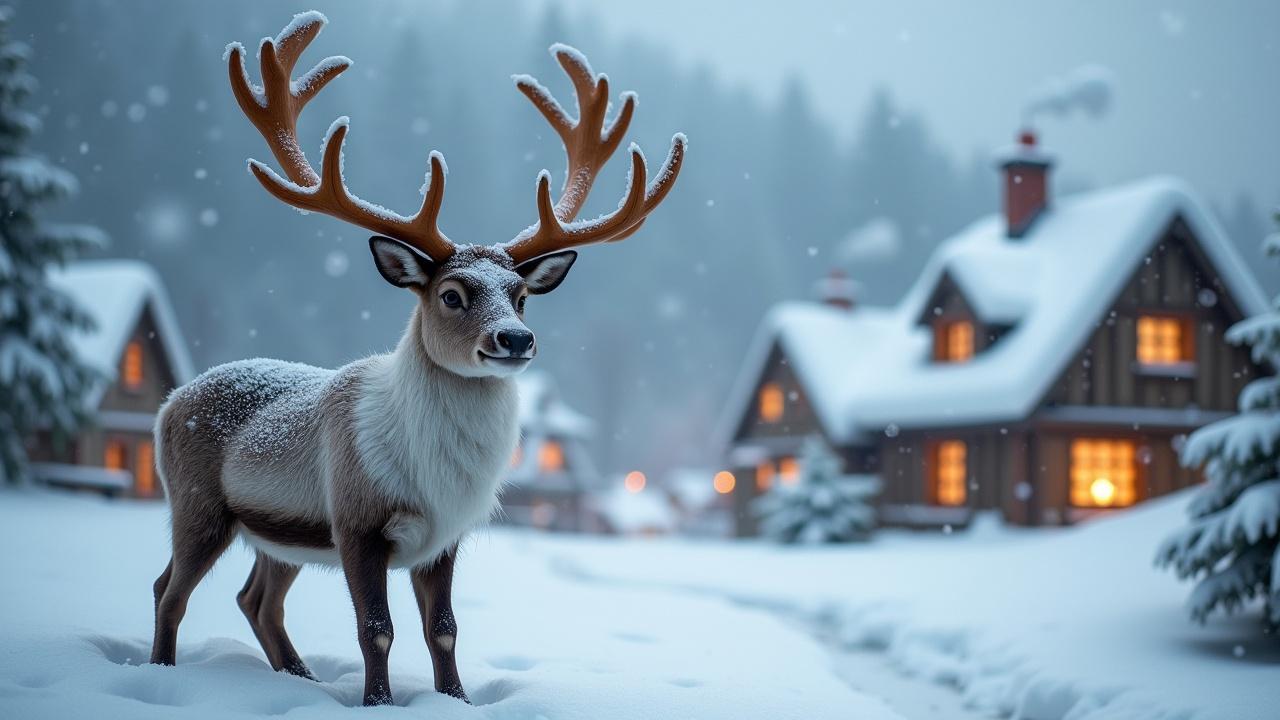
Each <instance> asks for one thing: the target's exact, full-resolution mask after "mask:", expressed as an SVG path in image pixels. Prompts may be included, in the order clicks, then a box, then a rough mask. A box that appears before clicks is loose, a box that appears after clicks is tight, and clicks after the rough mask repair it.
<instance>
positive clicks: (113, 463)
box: [102, 440, 128, 470]
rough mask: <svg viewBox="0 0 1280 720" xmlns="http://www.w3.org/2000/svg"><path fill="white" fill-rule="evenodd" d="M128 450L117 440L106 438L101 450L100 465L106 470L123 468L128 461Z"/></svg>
mask: <svg viewBox="0 0 1280 720" xmlns="http://www.w3.org/2000/svg"><path fill="white" fill-rule="evenodd" d="M127 456H128V451H127V450H125V446H124V443H122V442H120V441H119V440H108V441H107V445H106V447H105V448H104V449H103V451H102V467H104V468H106V469H108V470H124V469H125V464H126V463H127V462H128V457H127Z"/></svg>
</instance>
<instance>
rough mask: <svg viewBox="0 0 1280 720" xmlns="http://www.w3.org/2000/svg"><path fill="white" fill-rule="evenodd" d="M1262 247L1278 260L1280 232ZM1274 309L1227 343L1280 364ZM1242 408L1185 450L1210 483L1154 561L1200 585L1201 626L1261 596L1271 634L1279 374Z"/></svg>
mask: <svg viewBox="0 0 1280 720" xmlns="http://www.w3.org/2000/svg"><path fill="white" fill-rule="evenodd" d="M1276 220H1277V222H1280V214H1277V215H1276ZM1264 249H1265V251H1266V253H1267V254H1268V255H1271V256H1273V257H1275V256H1280V235H1273V236H1271V237H1270V238H1268V239H1267V241H1266V242H1265V243H1264ZM1272 305H1273V309H1272V310H1271V311H1270V312H1267V313H1264V314H1261V315H1257V316H1254V317H1251V318H1248V319H1246V320H1243V321H1241V322H1239V323H1237V324H1236V325H1234V326H1232V327H1231V328H1230V329H1229V330H1228V331H1227V340H1228V341H1230V342H1232V343H1235V344H1238V345H1248V346H1249V347H1250V350H1251V353H1252V355H1253V359H1254V361H1255V362H1258V363H1266V364H1268V365H1270V366H1271V367H1280V297H1278V298H1277V299H1276V300H1275V302H1273V304H1272ZM1239 405H1240V414H1239V415H1235V416H1233V417H1230V418H1227V419H1225V420H1221V421H1219V422H1216V423H1213V424H1212V425H1208V426H1206V427H1203V428H1201V429H1200V430H1197V431H1196V432H1195V433H1193V434H1192V435H1191V437H1190V438H1188V440H1187V443H1186V445H1184V446H1183V448H1182V453H1181V461H1182V464H1183V465H1185V466H1187V467H1195V468H1203V469H1204V474H1205V478H1206V480H1207V482H1206V483H1205V484H1204V486H1203V487H1202V488H1201V489H1200V490H1199V492H1197V494H1196V496H1195V497H1194V498H1192V500H1191V505H1190V506H1189V508H1188V514H1189V515H1190V523H1189V524H1188V525H1187V526H1186V527H1184V528H1182V529H1181V530H1179V531H1177V532H1175V533H1173V534H1172V535H1170V536H1169V537H1168V538H1166V539H1165V541H1164V542H1163V543H1162V544H1161V545H1160V547H1159V549H1158V550H1157V552H1156V563H1157V564H1158V565H1160V566H1162V567H1170V566H1171V567H1173V569H1174V571H1175V572H1176V573H1177V574H1178V577H1180V578H1189V579H1192V580H1194V581H1195V583H1196V586H1195V589H1194V590H1192V592H1191V597H1190V599H1189V601H1188V607H1189V609H1190V611H1191V617H1192V618H1193V619H1194V620H1196V621H1197V622H1201V623H1203V622H1204V621H1205V618H1206V617H1207V616H1208V615H1209V614H1210V613H1212V612H1213V611H1214V610H1216V609H1221V610H1224V611H1226V612H1234V611H1236V610H1239V609H1241V608H1242V607H1244V605H1245V603H1247V602H1249V601H1251V600H1254V599H1257V598H1261V599H1262V601H1263V605H1264V611H1263V612H1264V621H1265V626H1266V629H1267V630H1268V631H1273V630H1275V629H1276V628H1277V627H1280V551H1278V545H1280V377H1264V378H1260V379H1258V380H1254V381H1253V382H1251V383H1249V384H1248V385H1247V386H1245V389H1244V391H1243V392H1241V393H1240V402H1239Z"/></svg>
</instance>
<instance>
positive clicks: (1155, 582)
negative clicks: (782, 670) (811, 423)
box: [549, 494, 1280, 720]
mask: <svg viewBox="0 0 1280 720" xmlns="http://www.w3.org/2000/svg"><path fill="white" fill-rule="evenodd" d="M1186 499H1187V496H1186V495H1185V494H1184V495H1182V496H1175V497H1172V498H1168V499H1164V500H1160V501H1156V502H1152V503H1149V504H1147V505H1146V506H1144V507H1142V508H1138V509H1134V510H1131V511H1127V512H1126V513H1124V514H1122V515H1118V516H1116V517H1114V518H1109V519H1105V520H1098V521H1095V522H1093V523H1089V524H1086V525H1083V526H1080V527H1078V528H1072V529H1066V530H1041V531H1028V530H1016V529H1001V528H993V527H982V528H979V529H978V531H977V532H975V533H972V534H968V535H964V534H962V535H960V536H955V537H942V536H930V535H914V534H908V533H892V532H885V533H882V534H881V535H880V537H879V538H878V539H877V540H876V541H874V542H872V543H870V544H868V545H865V546H854V547H823V548H812V549H805V548H783V549H780V548H777V547H773V546H769V545H766V544H763V543H740V544H736V545H732V544H724V543H713V542H702V543H699V542H690V541H678V540H672V541H662V542H654V543H649V544H647V545H641V544H634V543H632V544H621V543H618V544H608V543H586V542H582V541H580V540H575V539H572V538H561V539H556V540H554V541H549V542H555V543H557V544H559V545H560V546H562V548H563V553H564V561H563V562H564V563H565V564H571V565H572V572H574V573H576V574H577V575H578V576H580V577H584V578H591V579H594V581H595V582H598V583H602V584H612V585H616V584H618V583H631V584H632V585H633V587H636V588H655V587H666V588H668V589H670V590H676V591H682V592H686V593H689V594H691V595H694V596H700V597H707V596H711V597H720V598H722V599H724V600H727V601H729V602H731V603H735V604H739V605H745V606H748V607H757V608H762V609H767V610H771V611H772V612H774V613H776V614H778V615H779V616H781V617H786V618H790V619H792V620H795V621H798V622H805V623H808V624H809V627H812V628H814V631H815V632H816V633H817V634H818V635H819V636H820V637H822V638H824V639H825V640H826V641H827V642H828V643H830V644H831V645H832V646H833V647H837V648H843V649H845V650H849V651H852V654H850V655H839V654H838V655H837V657H836V667H835V671H836V673H837V674H839V675H840V676H842V677H845V678H847V679H849V680H850V682H851V683H852V685H853V686H854V687H855V688H857V687H863V688H866V687H874V688H875V694H877V695H878V696H880V697H883V698H887V699H888V701H889V704H890V705H891V706H892V707H894V708H895V710H897V711H898V712H900V713H902V714H904V715H907V716H909V717H913V716H915V715H916V714H917V713H919V712H922V711H925V712H927V711H928V710H929V706H930V704H931V703H932V702H935V701H936V702H937V703H939V707H940V708H942V710H941V711H940V712H942V713H949V712H950V710H948V709H947V708H952V709H954V708H960V709H961V710H960V711H961V712H967V713H970V714H969V715H968V716H967V717H972V716H973V713H977V714H978V715H979V716H981V715H982V714H986V715H988V716H1000V717H1005V716H1013V717H1015V718H1026V719H1027V720H1121V719H1123V720H1274V718H1275V717H1276V716H1277V715H1276V708H1277V707H1280V683H1276V682H1275V677H1276V673H1277V671H1280V647H1277V646H1276V645H1275V643H1274V641H1273V640H1271V639H1270V638H1268V637H1265V636H1263V635H1262V633H1261V632H1260V628H1259V626H1258V619H1257V616H1256V613H1255V614H1254V615H1252V616H1248V617H1234V618H1222V617H1215V618H1214V619H1213V620H1212V621H1211V622H1210V623H1209V625H1208V626H1206V627H1200V626H1196V625H1193V624H1191V623H1189V622H1188V620H1187V614H1186V610H1185V608H1184V601H1185V598H1186V596H1187V593H1188V590H1189V589H1188V587H1187V586H1186V585H1183V584H1180V583H1178V582H1177V581H1176V580H1174V579H1173V578H1172V577H1171V575H1170V574H1168V573H1161V572H1158V571H1156V570H1154V569H1153V568H1152V565H1151V557H1152V553H1153V551H1154V546H1155V544H1156V542H1158V540H1159V538H1161V537H1163V536H1164V534H1165V533H1166V532H1167V531H1168V530H1169V529H1170V528H1173V527H1177V526H1178V525H1179V524H1180V523H1181V522H1182V516H1183V506H1184V505H1185V502H1186ZM867 651H871V652H873V653H874V655H876V656H879V657H880V658H883V659H884V660H886V661H887V664H888V665H890V666H892V667H893V668H895V669H896V670H897V671H899V672H900V673H901V674H902V676H903V677H900V678H898V682H897V683H893V682H879V681H877V680H876V679H874V678H872V677H870V676H868V674H869V673H875V672H878V671H882V670H883V669H884V668H885V664H883V663H882V664H880V665H878V666H876V665H874V664H872V665H868V663H870V658H869V657H868V656H867V655H866V654H865V653H866V652H867ZM859 653H862V654H859ZM863 676H865V677H863ZM908 678H910V679H908ZM923 681H932V682H933V683H936V684H937V685H938V687H935V688H928V689H925V688H923V687H921V686H920V683H921V682H923ZM863 683H865V684H863ZM904 683H905V684H904ZM913 684H914V685H916V687H917V690H913V689H912V687H911V686H912V685H913ZM939 689H942V690H944V691H946V692H951V693H952V695H953V697H952V698H951V699H950V700H948V699H947V698H946V697H945V696H943V695H938V694H937V693H936V692H935V691H937V690H939ZM917 693H918V694H917ZM926 696H927V697H929V698H932V700H928V699H926ZM963 708H970V710H964V709H963ZM924 716H926V717H928V716H933V715H924ZM936 717H966V716H964V715H958V716H953V715H951V714H939V715H936Z"/></svg>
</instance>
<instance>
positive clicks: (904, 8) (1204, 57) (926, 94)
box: [544, 0, 1280, 207]
mask: <svg viewBox="0 0 1280 720" xmlns="http://www.w3.org/2000/svg"><path fill="white" fill-rule="evenodd" d="M544 1H545V0H544ZM560 2H561V4H562V5H563V6H564V7H565V8H566V9H568V10H569V12H570V13H571V14H575V15H576V14H581V13H589V14H590V15H591V16H592V17H594V18H595V20H596V22H597V23H598V24H599V25H600V26H601V27H602V28H604V30H605V32H608V33H610V35H611V36H613V37H614V38H617V37H621V36H624V35H627V34H640V35H643V36H645V37H647V38H650V39H652V40H656V41H659V42H662V43H664V44H666V45H667V46H668V47H670V48H671V50H672V52H673V53H675V54H676V55H677V57H678V58H679V59H680V60H681V62H683V63H685V64H687V65H690V66H691V65H693V64H706V65H708V66H710V67H711V68H713V69H714V71H715V72H716V73H717V74H718V75H720V76H721V77H723V78H725V79H727V80H729V81H731V82H734V83H740V84H746V85H750V86H752V87H754V88H756V89H757V90H758V92H759V93H761V95H762V97H765V98H768V99H770V100H773V99H775V98H776V96H777V91H778V89H779V87H780V86H781V84H782V82H783V79H784V78H785V77H786V76H787V75H788V74H790V73H796V74H799V75H800V76H801V77H802V78H803V79H804V81H805V82H806V84H807V85H808V88H809V90H810V91H812V93H813V95H814V96H815V102H816V104H817V105H818V107H819V108H820V110H821V111H822V112H823V113H824V114H825V115H826V116H827V117H828V118H829V119H830V120H831V121H832V122H833V123H835V124H836V126H837V127H838V128H839V130H840V131H841V132H842V133H844V134H845V135H848V134H849V132H851V130H852V129H853V127H855V123H856V120H857V118H858V117H859V112H860V109H861V108H862V107H863V106H864V104H865V101H866V100H867V98H868V96H869V94H870V93H871V92H872V90H873V89H874V88H875V87H877V86H881V85H884V86H887V87H889V88H890V89H891V90H892V91H893V93H894V95H895V97H896V98H897V99H898V100H899V102H900V103H901V104H902V105H905V106H906V107H908V108H913V109H918V110H921V111H923V112H925V113H926V114H927V117H928V121H929V123H930V126H931V128H932V130H933V131H934V133H935V134H936V135H937V136H938V137H939V138H940V139H941V140H942V141H943V143H944V144H945V145H946V146H948V147H949V148H950V149H951V151H952V152H953V154H954V155H955V156H956V157H957V158H961V159H963V158H967V157H968V156H969V155H970V154H971V153H973V152H975V151H990V150H991V149H993V148H998V147H999V146H1001V145H1004V144H1007V143H1008V142H1009V140H1010V138H1011V137H1012V136H1013V134H1014V131H1015V130H1016V127H1017V125H1018V124H1019V115H1020V107H1021V106H1022V105H1023V103H1024V102H1025V101H1026V99H1027V97H1028V96H1029V95H1030V94H1031V92H1032V91H1033V90H1034V89H1035V88H1037V87H1038V86H1040V85H1041V84H1042V83H1043V82H1044V81H1045V80H1046V79H1047V78H1051V77H1054V76H1060V75H1062V74H1064V73H1066V72H1068V71H1070V70H1071V69H1073V68H1075V67H1078V66H1080V65H1082V64H1086V63H1093V64H1098V65H1102V66H1104V67H1106V68H1109V69H1110V70H1111V72H1112V73H1113V74H1114V78H1115V82H1114V87H1115V102H1114V104H1113V106H1112V109H1111V111H1110V113H1109V114H1108V115H1107V116H1106V117H1104V118H1102V119H1100V120H1094V119H1089V118H1085V117H1081V116H1079V115H1077V116H1074V117H1068V118H1063V119H1059V118H1050V119H1044V120H1041V121H1040V122H1039V125H1040V128H1039V129H1040V131H1041V134H1042V137H1043V139H1044V141H1045V144H1046V145H1047V146H1049V147H1050V148H1051V149H1053V150H1055V151H1056V152H1058V154H1059V156H1060V157H1061V160H1062V168H1063V170H1065V171H1067V172H1070V173H1071V174H1072V175H1077V176H1084V177H1086V178H1089V179H1091V180H1093V181H1095V182H1097V183H1100V184H1109V183H1113V182H1117V181H1123V180H1126V179H1131V178H1135V177H1139V176H1143V175H1147V174H1151V173H1160V172H1165V173H1174V174H1177V175H1180V176H1182V177H1184V178H1185V179H1187V180H1189V181H1190V182H1191V183H1192V184H1193V185H1195V186H1196V187H1197V188H1199V189H1200V190H1201V191H1202V192H1203V193H1204V194H1205V195H1206V196H1207V197H1208V198H1209V199H1211V200H1214V201H1218V202H1224V201H1227V200H1229V199H1230V198H1231V197H1232V196H1233V195H1234V194H1235V193H1237V192H1238V191H1240V190H1246V189H1247V190H1250V191H1251V192H1252V193H1253V194H1254V195H1255V199H1257V200H1258V201H1259V202H1260V203H1262V204H1263V205H1264V207H1273V206H1275V205H1276V204H1277V203H1278V202H1280V39H1278V37H1280V1H1277V0H1250V1H1224V2H1183V1H1179V0H1155V1H1152V0H1125V1H1124V2H1114V1H1110V0H1092V1H1088V2H1080V1H1070V2H1068V1H1065V0H1064V1H1056V2H1040V1H1037V2H1014V1H1013V0H1006V1H1003V2H997V1H995V0H981V1H974V0H965V1H964V2H956V1H952V0H935V1H932V2H925V1H914V2H901V1H898V2H892V3H890V2H876V3H872V2H849V1H845V2H841V1H837V0H786V2H775V3H763V2H759V3H758V2H745V1H744V0H696V1H693V0H643V1H642V2H618V1H614V0H610V2H608V3H601V2H599V1H598V0H560Z"/></svg>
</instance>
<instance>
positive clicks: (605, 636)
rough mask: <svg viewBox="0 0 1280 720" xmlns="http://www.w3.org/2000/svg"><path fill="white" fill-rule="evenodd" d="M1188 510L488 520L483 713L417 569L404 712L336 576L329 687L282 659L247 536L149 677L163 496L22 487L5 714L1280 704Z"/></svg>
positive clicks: (470, 593)
mask: <svg viewBox="0 0 1280 720" xmlns="http://www.w3.org/2000/svg"><path fill="white" fill-rule="evenodd" d="M1181 502H1182V500H1180V499H1177V500H1174V501H1166V502H1163V503H1160V504H1158V505H1155V506H1152V507H1149V508H1145V509H1141V510H1138V511H1135V512H1131V513H1129V514H1127V515H1125V516H1124V517H1122V518H1118V519H1116V520H1114V521H1105V522H1098V523H1094V524H1092V525H1090V526H1088V527H1084V528H1081V529H1078V530H1071V531H1064V532H1025V531H1024V532H1016V531H998V530H994V529H990V528H987V529H983V528H979V529H978V531H977V532H975V533H974V534H973V535H972V536H969V537H941V536H928V537H926V536H910V535H902V534H894V533H885V534H882V535H881V537H880V539H879V540H877V541H876V542H874V543H872V544H870V545H867V546H862V547H856V548H845V549H820V550H779V549H776V548H770V547H767V546H764V545H758V544H752V543H746V544H736V545H735V544H726V543H715V542H690V541H679V540H664V541H657V542H639V541H607V540H600V539H598V538H594V539H593V538H573V537H563V536H562V537H550V536H545V535H534V534H529V533H524V532H519V531H511V530H491V531H487V532H485V533H484V534H482V535H481V536H479V537H478V538H476V539H474V540H472V541H471V542H470V544H469V546H468V547H467V549H466V551H465V553H464V555H463V557H462V558H461V560H460V562H459V566H458V568H459V569H458V578H457V585H456V589H455V607H456V610H457V613H458V619H459V624H460V627H461V631H460V637H459V646H458V651H459V668H460V670H461V673H462V677H463V681H464V682H465V683H466V684H467V686H468V689H469V691H470V693H471V696H472V699H473V700H474V701H475V702H476V703H477V706H475V707H469V706H466V705H463V704H462V703H459V702H457V701H454V700H452V699H450V698H447V697H444V696H441V695H437V694H435V693H434V692H431V674H430V664H429V660H428V658H427V654H426V650H425V647H424V646H423V643H422V640H421V626H420V624H419V621H418V619H417V617H416V611H415V609H414V606H413V598H412V593H411V592H410V589H409V587H408V582H407V578H405V577H403V576H402V575H397V576H395V577H393V579H392V589H393V596H392V612H393V616H394V617H395V619H396V623H397V625H396V630H397V632H396V641H395V646H394V648H393V651H392V686H393V689H394V690H395V691H396V701H397V703H399V704H400V705H402V706H405V707H400V708H381V709H377V710H370V711H366V710H364V709H361V708H356V707H354V706H355V705H358V703H359V695H360V689H361V683H362V666H361V662H360V654H359V650H358V649H357V647H356V644H355V641H354V632H353V628H352V612H351V609H350V604H349V601H348V600H347V597H346V594H345V589H344V586H343V582H342V579H341V578H340V577H339V576H337V575H334V574H328V573H323V572H318V571H313V570H309V571H306V572H304V573H303V575H302V577H301V579H300V580H299V581H298V584H297V585H296V586H295V588H294V591H293V593H292V594H291V595H290V596H289V602H288V605H287V610H288V624H289V628H290V631H291V634H292V636H293V639H294V642H295V644H296V645H297V646H298V648H299V650H300V651H301V652H302V654H303V656H304V657H305V658H306V659H307V660H308V662H309V663H310V664H311V666H312V668H313V669H314V670H315V671H316V672H317V674H318V675H319V676H320V678H321V679H322V680H323V682H322V683H319V684H316V683H311V682H308V681H304V680H300V679H297V678H293V677H289V676H285V675H281V674H276V673H273V672H271V671H270V668H269V667H268V666H267V665H266V663H265V661H264V660H263V659H262V654H261V651H260V650H259V648H258V647H257V645H256V643H255V642H254V641H253V638H252V635H251V634H250V631H249V628H248V625H247V623H246V622H245V620H244V618H243V617H241V616H240V613H239V610H238V608H237V607H236V605H235V602H234V596H235V593H236V591H237V590H238V589H239V588H240V585H241V583H242V581H243V579H244V577H245V575H246V574H247V572H248V566H249V559H250V558H249V554H248V553H247V552H246V551H245V550H243V549H241V548H239V547H236V548H235V549H233V550H232V551H231V552H230V553H229V554H228V555H227V557H226V558H224V559H223V561H222V562H221V563H220V564H219V566H218V567H217V568H216V569H215V570H214V572H213V573H212V574H211V575H210V577H209V578H208V579H207V580H206V581H205V583H204V584H203V585H201V587H200V588H199V589H198V590H197V591H196V593H195V595H194V596H193V598H192V602H191V606H190V609H189V611H188V614H187V620H186V622H185V623H184V624H183V627H182V633H181V636H180V640H179V647H180V652H179V665H178V667H176V668H161V667H153V666H149V665H146V664H144V662H143V661H144V660H145V659H146V657H147V656H148V654H149V645H150V633H151V597H150V587H151V582H152V581H153V579H154V576H155V575H156V574H157V573H158V572H159V570H160V569H161V568H162V567H163V565H164V561H165V559H166V554H167V549H166V547H165V545H166V529H165V514H164V510H163V508H162V507H160V506H157V505H137V504H128V503H103V502H99V501H95V500H90V499H84V498H72V497H66V496H51V495H43V494H13V493H7V494H0V547H4V548H5V550H6V552H5V553H4V554H3V556H0V577H4V578H5V583H4V587H5V589H4V592H3V593H0V718H10V717H12V718H24V719H25V718H32V719H36V718H64V717H94V718H151V717H156V718H160V717H163V718H179V719H181V718H205V717H219V718H223V717H228V718H236V717H240V718H246V717H261V716H265V715H289V714H292V715H295V716H297V715H305V716H307V717H319V718H328V717H369V716H370V715H369V714H368V713H378V714H379V715H378V716H380V717H381V716H406V717H407V716H414V717H419V716H422V717H432V718H442V719H444V720H449V719H450V718H481V717H484V718H529V719H531V720H532V719H535V718H545V719H547V720H560V719H561V718H584V719H585V718H590V719H592V720H597V719H599V718H610V720H614V719H624V718H633V717H634V718H646V719H649V718H735V719H741V718H815V719H821V718H859V719H861V720H878V719H880V718H885V719H888V718H902V717H907V718H925V717H928V718H970V717H981V716H983V715H984V714H988V713H993V714H1006V715H1007V714H1010V713H1015V711H1016V713H1017V714H1018V715H1019V716H1021V717H1026V718H1031V719H1034V720H1058V719H1064V720H1067V719H1069V720H1085V719H1091V720H1098V719H1100V718H1125V719H1126V720H1146V719H1152V720H1154V719H1156V718H1168V719H1172V718H1188V719H1191V718H1194V719H1195V720H1218V719H1221V720H1226V719H1227V718H1231V719H1233V720H1250V719H1252V718H1258V719H1259V720H1261V719H1262V718H1272V717H1275V715H1274V712H1275V708H1277V707H1280V683H1276V682H1275V673H1276V670H1277V666H1280V651H1278V650H1277V648H1276V646H1275V645H1274V644H1272V645H1270V646H1268V645H1267V644H1265V643H1263V642H1261V641H1260V640H1259V638H1258V635H1257V633H1256V632H1255V628H1254V627H1253V626H1252V625H1251V624H1250V623H1249V622H1244V621H1222V620H1219V621H1217V622H1215V623H1213V624H1211V625H1210V626H1209V627H1208V628H1199V627H1196V626H1193V625H1190V624H1188V623H1187V622H1186V620H1185V615H1184V611H1183V609H1182V600H1183V598H1184V597H1185V594H1186V590H1187V588H1186V587H1185V586H1180V585H1178V584H1177V583H1175V582H1174V581H1173V580H1172V579H1171V578H1170V577H1168V576H1166V575H1164V574H1160V573H1157V572H1155V571H1153V570H1152V569H1151V565H1150V556H1151V552H1152V547H1153V545H1154V543H1155V541H1156V539H1157V538H1158V537H1159V536H1160V535H1161V534H1162V532H1163V529H1164V528H1168V527H1172V526H1174V525H1176V523H1177V520H1178V519H1179V512H1180V505H1181ZM929 681H935V682H932V683H931V682H929ZM939 683H940V684H939Z"/></svg>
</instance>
